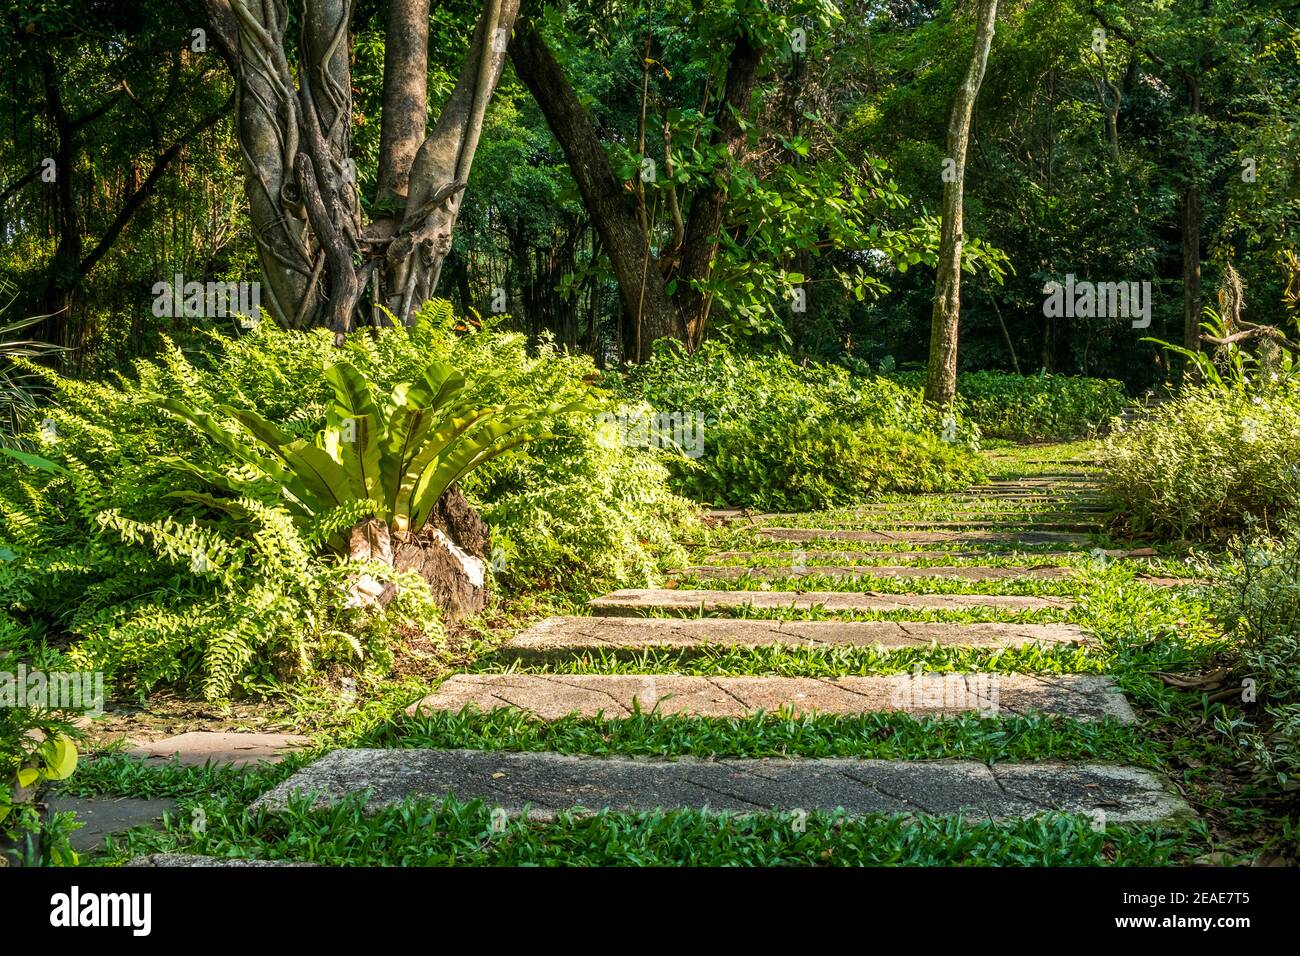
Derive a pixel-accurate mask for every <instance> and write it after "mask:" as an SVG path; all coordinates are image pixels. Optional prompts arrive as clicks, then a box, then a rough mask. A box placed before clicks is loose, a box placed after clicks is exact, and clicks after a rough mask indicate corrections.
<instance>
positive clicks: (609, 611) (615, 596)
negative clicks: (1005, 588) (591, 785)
mask: <svg viewBox="0 0 1300 956" xmlns="http://www.w3.org/2000/svg"><path fill="white" fill-rule="evenodd" d="M1074 603H1075V602H1074V601H1072V600H1070V599H1067V598H1052V597H1021V596H1018V595H1006V594H882V593H879V592H876V591H706V590H686V589H655V588H650V589H635V588H628V589H625V590H622V591H613V592H611V593H609V594H606V595H605V596H604V597H598V598H593V599H592V600H590V601H588V602H587V606H588V607H590V608H591V609H592V610H593V611H594V612H595V613H597V614H606V615H617V614H637V613H640V612H642V611H671V612H674V613H682V612H688V613H698V612H703V613H705V614H709V613H712V612H715V611H729V610H735V609H737V608H742V607H746V606H749V607H755V608H796V609H798V610H805V611H806V610H809V609H811V608H814V607H822V608H824V609H825V610H827V611H906V610H912V609H916V608H924V609H926V610H938V611H945V610H955V609H964V608H999V609H1001V610H1007V611H1043V610H1067V609H1069V608H1072V607H1074Z"/></svg>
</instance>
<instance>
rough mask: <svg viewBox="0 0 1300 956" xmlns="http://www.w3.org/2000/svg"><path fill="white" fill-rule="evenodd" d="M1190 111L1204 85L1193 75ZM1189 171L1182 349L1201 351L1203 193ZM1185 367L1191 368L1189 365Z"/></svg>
mask: <svg viewBox="0 0 1300 956" xmlns="http://www.w3.org/2000/svg"><path fill="white" fill-rule="evenodd" d="M1187 87H1188V89H1187V100H1188V103H1187V105H1188V111H1189V112H1190V113H1191V114H1192V115H1193V116H1196V115H1198V114H1199V113H1200V112H1201V86H1200V82H1199V80H1198V79H1197V78H1196V77H1194V76H1192V77H1188V80H1187ZM1190 165H1191V168H1189V169H1188V171H1187V186H1186V188H1185V189H1184V191H1183V202H1182V210H1181V212H1182V216H1181V219H1182V222H1181V226H1182V246H1183V347H1184V348H1186V349H1190V350H1191V351H1193V352H1199V351H1200V350H1201V191H1200V186H1199V184H1198V183H1197V181H1196V175H1197V171H1196V169H1195V165H1194V164H1190ZM1186 367H1191V366H1190V363H1187V366H1186Z"/></svg>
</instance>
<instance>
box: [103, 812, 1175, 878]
mask: <svg viewBox="0 0 1300 956" xmlns="http://www.w3.org/2000/svg"><path fill="white" fill-rule="evenodd" d="M190 822H191V821H190V820H189V819H186V820H184V821H177V822H174V823H172V825H171V827H170V828H169V829H168V830H167V831H165V832H163V833H151V832H148V831H141V830H136V831H132V832H131V833H130V834H128V835H127V837H126V838H125V840H124V841H123V842H122V843H121V845H120V846H118V847H117V848H116V853H115V858H116V859H126V858H128V857H129V856H132V855H139V854H143V853H150V852H161V851H172V852H190V853H199V854H202V855H206V856H220V857H241V858H255V859H266V860H299V861H309V862H312V863H316V864H323V865H334V866H946V865H957V866H996V865H1001V866H1009V865H1015V866H1097V865H1103V864H1106V865H1115V866H1163V865H1169V864H1171V863H1173V862H1176V861H1177V860H1178V859H1179V858H1180V857H1186V856H1187V855H1189V854H1190V853H1194V852H1196V851H1197V849H1198V846H1197V844H1196V843H1195V842H1193V841H1194V840H1195V839H1196V836H1197V834H1195V833H1194V832H1191V833H1189V832H1187V831H1169V830H1161V829H1156V828H1136V827H1135V828H1128V827H1111V828H1108V829H1107V830H1105V831H1101V830H1099V829H1094V827H1093V824H1092V821H1091V820H1090V819H1088V818H1082V817H1074V816H1067V815H1063V814H1051V815H1046V816H1044V817H1041V818H1038V819H1034V820H1023V821H1014V822H1006V823H990V822H987V821H978V822H976V821H967V820H961V819H959V818H939V819H928V818H912V817H905V816H898V815H892V816H876V817H865V818H858V819H846V818H844V817H842V816H840V815H837V814H828V813H810V814H806V815H804V814H795V813H788V814H743V815H741V814H715V813H709V812H705V811H698V810H678V811H670V812H662V811H661V812H655V813H637V814H631V813H616V812H608V811H606V812H601V813H596V814H591V815H582V814H577V813H565V814H562V815H561V816H559V817H558V818H557V819H556V820H554V821H552V822H535V821H534V822H530V821H527V820H524V819H516V820H511V821H507V822H506V823H505V825H504V827H503V828H500V831H499V832H497V830H496V828H494V826H493V818H492V813H491V808H490V807H488V806H486V805H484V804H483V803H481V802H472V803H461V802H458V801H453V800H447V801H441V800H422V801H410V802H406V803H403V804H401V805H398V806H394V807H389V808H385V809H382V810H380V811H378V812H376V813H366V812H365V811H364V810H363V808H362V806H361V803H360V802H359V801H356V800H353V801H345V802H343V803H340V804H338V805H336V806H335V807H332V808H330V809H327V810H312V809H309V808H308V806H307V805H306V803H305V801H303V802H297V803H294V804H292V805H291V806H290V807H289V809H288V810H287V811H285V812H283V813H280V814H276V815H274V816H273V815H271V814H267V813H258V814H250V813H247V812H246V811H244V810H243V808H242V807H239V806H236V805H231V804H229V803H226V804H208V805H205V806H204V823H205V826H204V828H203V830H202V832H198V833H196V832H194V831H193V830H192V829H191V827H190Z"/></svg>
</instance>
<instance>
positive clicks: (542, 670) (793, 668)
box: [471, 644, 1113, 677]
mask: <svg viewBox="0 0 1300 956" xmlns="http://www.w3.org/2000/svg"><path fill="white" fill-rule="evenodd" d="M1112 660H1113V655H1111V654H1108V653H1098V652H1096V651H1094V650H1091V649H1089V648H1084V647H1035V646H1032V645H1030V646H1026V647H1016V648H1002V649H997V648H962V647H943V646H938V647H904V648H898V649H892V648H876V647H797V646H781V645H776V646H765V647H734V646H723V645H715V644H706V645H703V646H701V647H698V648H691V649H689V650H678V649H675V648H673V649H646V650H640V651H634V652H623V653H620V652H618V651H614V650H605V649H601V650H598V651H596V652H594V653H584V654H580V655H576V656H574V657H571V658H568V659H560V660H550V661H545V662H538V663H527V662H518V663H516V662H511V665H510V666H509V667H508V668H504V669H508V670H509V671H511V672H513V673H522V674H687V675H693V676H699V677H710V676H717V677H759V676H763V677H767V676H775V677H842V676H861V677H867V676H872V675H880V674H906V673H909V672H911V671H914V670H918V669H919V670H924V671H934V672H943V673H965V672H973V671H982V672H989V673H995V674H1034V673H1039V674H1070V673H1074V674H1105V673H1108V672H1109V671H1110V670H1111V665H1112ZM501 670H503V668H502V666H501V664H500V663H499V662H497V661H495V660H493V659H485V660H482V661H479V662H478V663H477V664H476V665H475V666H474V667H473V668H471V672H473V673H497V672H500V671H501Z"/></svg>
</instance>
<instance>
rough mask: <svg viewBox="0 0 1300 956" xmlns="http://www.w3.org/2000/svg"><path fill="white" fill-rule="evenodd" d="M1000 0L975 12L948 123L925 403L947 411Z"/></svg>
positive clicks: (985, 2) (983, 0) (983, 2)
mask: <svg viewBox="0 0 1300 956" xmlns="http://www.w3.org/2000/svg"><path fill="white" fill-rule="evenodd" d="M997 15H998V3H997V0H979V7H978V9H977V10H976V14H975V17H976V23H975V47H974V49H973V50H972V51H971V57H970V63H969V65H968V66H967V68H966V76H965V79H963V80H962V84H961V86H960V87H958V89H957V96H956V98H955V99H954V100H953V104H952V116H951V118H950V120H949V122H948V156H947V159H948V163H947V164H946V169H947V171H948V175H947V176H946V177H945V182H944V186H943V221H942V230H941V233H940V237H939V261H938V274H937V276H936V278H935V292H934V310H933V312H932V313H931V317H930V364H929V373H928V375H927V376H926V383H925V399H926V401H928V402H931V403H933V404H935V405H939V406H941V407H947V406H949V405H951V404H952V403H953V400H954V399H955V398H956V397H957V337H958V325H959V323H960V320H961V256H962V243H963V237H962V207H963V204H964V195H965V188H966V152H967V147H968V146H969V145H970V127H971V116H972V115H973V113H974V111H975V100H976V98H977V97H978V96H979V91H980V84H981V83H982V82H983V81H984V70H985V68H986V67H987V66H988V62H989V47H990V46H991V45H992V43H993V29H994V22H995V21H996V20H997Z"/></svg>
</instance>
